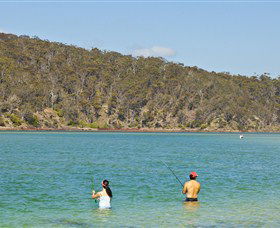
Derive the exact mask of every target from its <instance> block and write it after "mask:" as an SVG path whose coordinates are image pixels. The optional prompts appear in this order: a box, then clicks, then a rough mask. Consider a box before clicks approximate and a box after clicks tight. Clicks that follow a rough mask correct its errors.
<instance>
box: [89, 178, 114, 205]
mask: <svg viewBox="0 0 280 228" xmlns="http://www.w3.org/2000/svg"><path fill="white" fill-rule="evenodd" d="M101 184H102V188H103V189H102V191H100V192H97V193H96V194H95V191H92V198H93V199H99V208H100V209H110V208H111V199H112V197H113V194H112V191H111V189H110V187H109V181H107V180H103V181H102V183H101Z"/></svg>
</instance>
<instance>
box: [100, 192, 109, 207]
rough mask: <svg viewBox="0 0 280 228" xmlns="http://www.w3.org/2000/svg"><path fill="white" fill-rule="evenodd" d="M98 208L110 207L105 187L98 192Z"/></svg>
mask: <svg viewBox="0 0 280 228" xmlns="http://www.w3.org/2000/svg"><path fill="white" fill-rule="evenodd" d="M99 208H101V209H109V208H111V198H110V196H108V194H107V192H106V190H105V189H104V190H103V191H101V192H100V198H99Z"/></svg>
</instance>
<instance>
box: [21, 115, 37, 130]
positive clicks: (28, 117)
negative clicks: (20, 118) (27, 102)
mask: <svg viewBox="0 0 280 228" xmlns="http://www.w3.org/2000/svg"><path fill="white" fill-rule="evenodd" d="M24 119H25V120H26V121H27V123H28V124H30V125H32V126H34V127H39V125H40V123H39V119H38V117H37V116H35V115H33V114H32V113H27V114H25V115H24Z"/></svg>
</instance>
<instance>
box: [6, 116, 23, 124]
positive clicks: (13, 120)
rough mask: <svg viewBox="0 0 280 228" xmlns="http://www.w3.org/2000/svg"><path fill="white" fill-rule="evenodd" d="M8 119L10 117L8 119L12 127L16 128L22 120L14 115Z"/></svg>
mask: <svg viewBox="0 0 280 228" xmlns="http://www.w3.org/2000/svg"><path fill="white" fill-rule="evenodd" d="M9 117H10V119H11V121H12V122H13V124H14V125H16V126H20V125H21V123H22V120H21V118H20V117H19V116H17V115H15V114H10V115H9Z"/></svg>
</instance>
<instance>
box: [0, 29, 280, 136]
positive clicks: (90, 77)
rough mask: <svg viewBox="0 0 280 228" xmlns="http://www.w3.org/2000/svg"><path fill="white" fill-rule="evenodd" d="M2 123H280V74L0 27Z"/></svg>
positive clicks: (244, 126)
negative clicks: (249, 72)
mask: <svg viewBox="0 0 280 228" xmlns="http://www.w3.org/2000/svg"><path fill="white" fill-rule="evenodd" d="M0 108H1V110H0V126H1V127H38V128H46V127H47V128H63V127H65V126H76V127H80V128H117V129H120V128H150V129H155V128H156V129H186V130H188V129H192V128H196V129H206V130H271V131H272V130H274V131H277V130H279V129H280V79H279V78H278V79H271V78H270V77H268V75H267V74H264V75H262V76H259V77H250V78H249V77H244V76H236V75H235V76H234V75H230V74H228V73H215V72H207V71H205V70H202V69H199V68H197V67H186V66H184V65H183V64H178V63H173V62H167V61H166V60H164V59H162V58H154V57H151V58H143V57H139V58H134V57H132V56H127V55H122V54H119V53H116V52H110V51H101V50H98V49H96V48H94V49H92V50H90V51H89V50H86V49H83V48H79V47H75V46H69V45H65V44H61V43H56V42H49V41H45V40H40V39H39V38H30V37H28V36H19V37H18V36H15V35H11V34H3V33H0Z"/></svg>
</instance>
